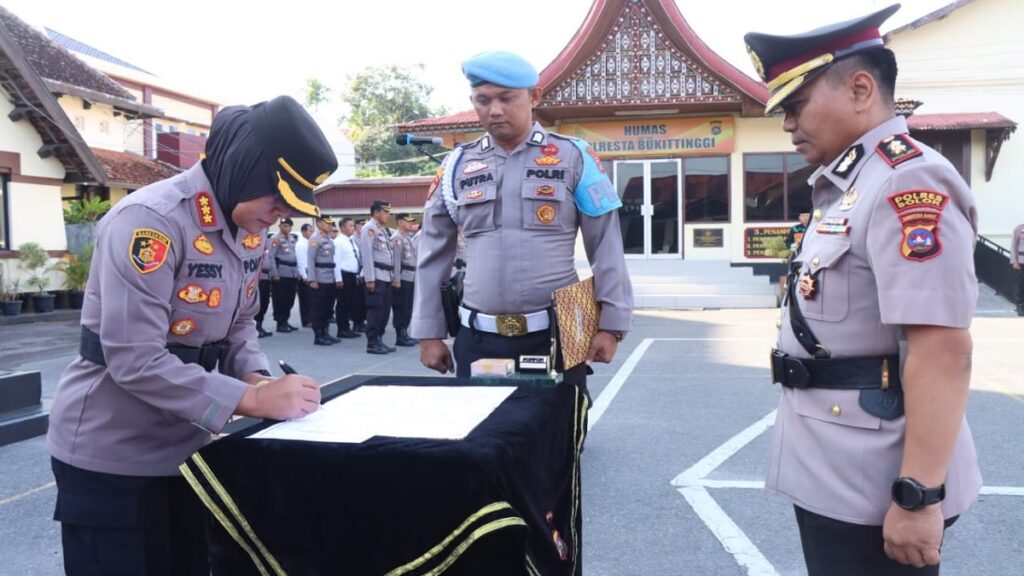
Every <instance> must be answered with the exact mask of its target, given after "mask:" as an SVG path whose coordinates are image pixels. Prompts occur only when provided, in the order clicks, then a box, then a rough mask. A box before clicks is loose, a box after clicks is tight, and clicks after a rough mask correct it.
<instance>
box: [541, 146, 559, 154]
mask: <svg viewBox="0 0 1024 576" xmlns="http://www.w3.org/2000/svg"><path fill="white" fill-rule="evenodd" d="M540 153H541V154H543V155H545V156H558V146H555V145H554V144H548V145H546V146H544V147H543V148H541V149H540Z"/></svg>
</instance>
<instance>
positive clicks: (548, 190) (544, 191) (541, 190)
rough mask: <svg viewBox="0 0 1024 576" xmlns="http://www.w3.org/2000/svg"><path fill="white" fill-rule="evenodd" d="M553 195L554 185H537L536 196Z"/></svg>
mask: <svg viewBox="0 0 1024 576" xmlns="http://www.w3.org/2000/svg"><path fill="white" fill-rule="evenodd" d="M554 195H555V189H554V187H552V186H548V185H547V184H543V185H541V186H537V196H554Z"/></svg>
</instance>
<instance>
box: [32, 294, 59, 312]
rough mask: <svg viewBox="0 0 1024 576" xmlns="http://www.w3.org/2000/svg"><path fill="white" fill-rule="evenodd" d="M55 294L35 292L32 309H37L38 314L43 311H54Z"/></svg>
mask: <svg viewBox="0 0 1024 576" xmlns="http://www.w3.org/2000/svg"><path fill="white" fill-rule="evenodd" d="M54 298H55V296H54V295H53V294H33V295H32V309H33V310H35V311H36V314H40V313H42V312H53V300H54Z"/></svg>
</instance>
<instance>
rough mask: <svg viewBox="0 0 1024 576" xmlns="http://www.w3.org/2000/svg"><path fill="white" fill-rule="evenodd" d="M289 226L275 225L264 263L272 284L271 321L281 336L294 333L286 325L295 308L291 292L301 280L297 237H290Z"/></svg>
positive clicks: (285, 222) (288, 223)
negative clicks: (277, 229) (275, 228)
mask: <svg viewBox="0 0 1024 576" xmlns="http://www.w3.org/2000/svg"><path fill="white" fill-rule="evenodd" d="M292 225H293V222H292V219H291V218H282V219H281V221H280V222H279V223H278V226H279V227H280V230H279V231H278V233H277V234H275V235H273V236H272V237H271V238H270V247H269V248H268V249H267V262H266V266H267V267H268V268H269V271H270V279H271V281H272V282H273V288H272V294H273V298H274V321H275V322H276V323H277V331H278V332H285V333H287V332H294V331H295V330H298V328H296V327H295V326H292V325H291V324H289V323H288V319H289V318H290V317H291V314H292V308H293V307H294V306H295V292H296V290H297V288H298V283H299V282H300V281H301V277H300V275H299V268H298V265H299V254H298V251H297V248H296V242H297V241H298V237H297V236H296V235H295V234H292ZM305 256H306V255H305V254H303V255H302V257H305Z"/></svg>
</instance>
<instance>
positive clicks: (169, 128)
mask: <svg viewBox="0 0 1024 576" xmlns="http://www.w3.org/2000/svg"><path fill="white" fill-rule="evenodd" d="M167 131H168V132H170V133H171V134H174V133H175V132H177V131H178V127H177V126H168V127H167Z"/></svg>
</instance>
